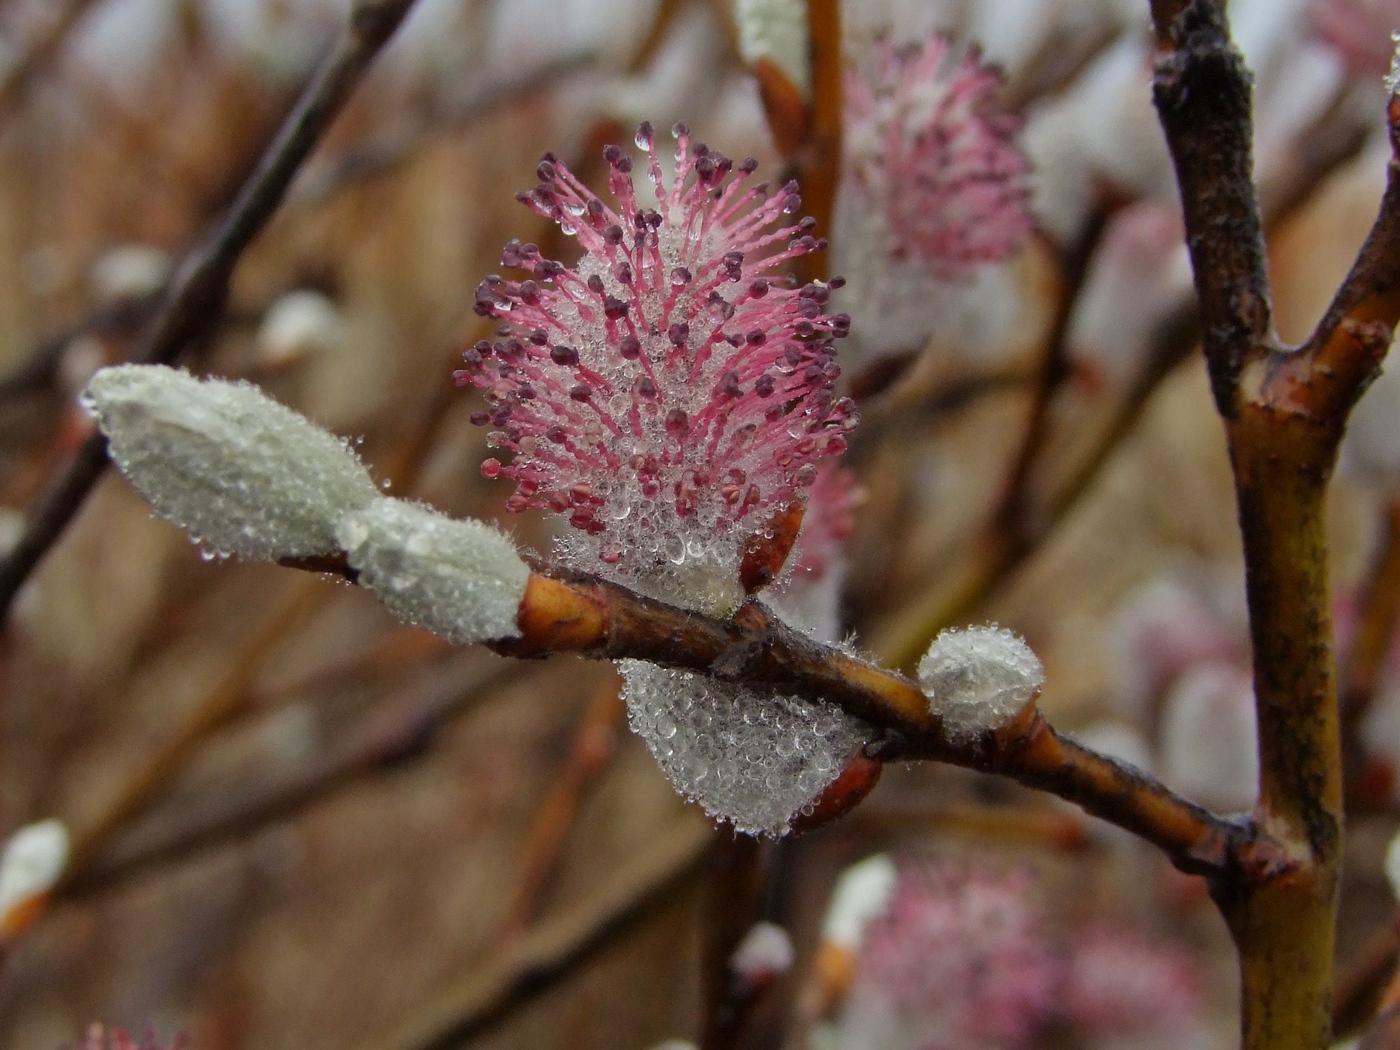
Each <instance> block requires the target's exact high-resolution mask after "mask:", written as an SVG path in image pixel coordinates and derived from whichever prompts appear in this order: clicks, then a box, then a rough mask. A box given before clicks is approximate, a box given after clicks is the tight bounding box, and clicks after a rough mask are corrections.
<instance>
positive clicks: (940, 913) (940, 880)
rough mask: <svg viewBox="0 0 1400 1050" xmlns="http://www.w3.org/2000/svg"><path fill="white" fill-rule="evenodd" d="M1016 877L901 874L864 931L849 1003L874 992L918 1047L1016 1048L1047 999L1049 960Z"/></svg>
mask: <svg viewBox="0 0 1400 1050" xmlns="http://www.w3.org/2000/svg"><path fill="white" fill-rule="evenodd" d="M1028 889H1029V879H1028V878H1027V876H1026V875H1025V874H1024V873H1015V874H1011V875H1007V876H1002V877H998V876H993V875H989V874H986V873H981V872H978V873H973V874H971V875H970V876H969V875H968V874H967V873H965V872H963V871H961V870H959V869H958V868H956V867H951V866H949V867H939V868H933V869H930V870H915V869H905V870H904V871H902V872H901V873H900V879H899V883H898V884H897V885H896V887H895V891H894V896H893V897H892V898H891V900H890V904H889V908H888V910H887V911H886V912H885V914H884V915H882V916H881V917H880V918H878V919H876V920H875V921H874V922H872V923H871V925H870V927H869V928H868V929H867V931H866V940H865V950H864V952H863V953H862V956H861V961H860V976H859V979H858V981H859V983H858V985H857V988H856V990H855V992H854V993H853V994H855V995H859V994H861V993H862V990H864V989H868V990H872V991H874V990H878V994H879V995H880V996H882V997H885V998H887V999H888V1002H889V1005H890V1006H891V1007H892V1008H893V1010H894V1012H895V1013H896V1014H897V1015H900V1016H902V1017H903V1018H905V1019H907V1020H908V1021H912V1022H916V1023H917V1027H918V1028H919V1029H920V1031H919V1037H918V1041H917V1045H919V1046H920V1047H926V1048H928V1050H934V1048H948V1050H954V1048H957V1050H961V1048H964V1047H972V1046H1000V1047H1013V1046H1024V1045H1026V1044H1027V1043H1028V1042H1029V1040H1030V1038H1031V1037H1032V1036H1033V1035H1035V1034H1036V1032H1037V1031H1038V1030H1039V1027H1040V1024H1041V1021H1042V1019H1043V1018H1044V1017H1045V1016H1046V1015H1047V1013H1048V1012H1049V1010H1050V1005H1051V1002H1052V997H1053V996H1054V993H1055V984H1056V980H1055V979H1056V969H1055V958H1054V955H1053V954H1052V953H1051V952H1050V951H1049V949H1048V947H1047V943H1046V935H1045V929H1044V922H1043V919H1042V917H1041V916H1040V914H1039V913H1038V912H1037V911H1036V910H1035V909H1034V908H1032V907H1030V906H1029V902H1028V899H1027V891H1028Z"/></svg>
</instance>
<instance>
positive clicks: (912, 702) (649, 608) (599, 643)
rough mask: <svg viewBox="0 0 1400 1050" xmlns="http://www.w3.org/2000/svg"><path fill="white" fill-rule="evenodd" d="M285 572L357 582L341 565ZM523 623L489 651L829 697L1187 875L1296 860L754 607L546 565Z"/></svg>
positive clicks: (890, 742)
mask: <svg viewBox="0 0 1400 1050" xmlns="http://www.w3.org/2000/svg"><path fill="white" fill-rule="evenodd" d="M282 564H284V565H286V566H287V567H289V568H300V569H310V570H312V571H316V572H337V573H338V574H339V575H341V576H343V577H344V578H346V579H348V580H350V581H351V582H352V583H353V582H358V574H357V573H356V572H355V570H353V569H351V568H350V567H349V566H348V564H347V563H346V562H345V560H344V559H343V557H342V558H340V559H332V558H318V559H316V560H315V561H314V563H312V562H305V561H291V560H287V561H284V562H283V563H282ZM516 624H517V627H518V629H519V631H520V635H519V637H516V638H510V639H503V640H499V641H494V642H489V643H487V644H488V645H489V647H490V648H491V649H493V650H495V651H496V652H498V653H500V654H501V655H503V656H514V657H520V658H535V657H543V656H549V655H553V654H555V653H564V652H573V653H578V654H580V655H581V656H585V657H588V658H590V659H596V660H623V659H631V660H647V661H649V662H651V663H655V664H659V665H661V666H663V667H677V668H682V669H685V670H689V671H700V672H702V673H704V674H707V675H709V676H710V677H712V678H717V679H720V680H721V681H731V682H743V683H744V685H745V687H746V688H748V689H752V690H754V691H755V692H758V693H760V694H763V693H767V694H777V695H782V694H797V695H799V696H807V697H819V698H822V699H824V700H827V701H829V702H831V703H834V704H837V705H839V706H840V707H842V708H844V709H845V710H846V711H848V712H850V713H851V714H853V715H856V716H857V717H859V718H863V719H865V720H866V721H868V722H870V723H871V724H872V725H874V726H875V727H876V728H877V729H880V730H882V731H883V732H884V736H883V737H882V738H881V739H880V740H879V741H878V742H877V743H876V744H875V745H873V746H872V747H871V748H870V749H869V750H870V751H871V753H872V756H873V757H875V758H878V759H881V760H885V761H890V760H896V759H903V758H924V759H934V760H936V761H939V762H946V763H948V764H950V765H956V766H963V767H965V768H968V769H975V770H978V771H980V772H985V773H995V774H997V775H999V776H1005V777H1009V778H1010V779H1012V780H1016V781H1018V782H1020V783H1022V784H1025V785H1027V786H1028V787H1033V788H1038V789H1041V790H1044V791H1048V792H1049V793H1051V794H1053V795H1056V796H1058V797H1060V798H1063V799H1065V800H1067V801H1070V802H1073V803H1075V804H1076V805H1078V806H1080V807H1081V808H1083V809H1084V810H1085V811H1087V812H1089V813H1091V814H1093V815H1094V816H1096V817H1102V818H1103V819H1104V820H1107V821H1108V822H1109V823H1111V824H1116V825H1118V826H1119V827H1121V828H1124V829H1126V830H1128V831H1131V832H1133V833H1134V834H1136V835H1138V836H1139V837H1140V838H1143V839H1145V840H1146V841H1148V842H1151V843H1153V844H1155V845H1156V846H1158V847H1159V848H1160V849H1161V850H1162V851H1163V852H1164V853H1166V855H1167V856H1168V857H1169V858H1170V859H1171V861H1172V862H1173V863H1174V864H1176V865H1177V867H1179V868H1181V869H1182V870H1183V871H1187V872H1191V873H1194V874H1201V875H1206V876H1208V877H1223V876H1226V875H1229V876H1230V877H1236V878H1238V877H1243V878H1245V879H1246V880H1249V879H1258V878H1266V877H1273V876H1275V875H1278V874H1279V873H1280V872H1284V871H1287V870H1288V869H1289V868H1290V867H1291V866H1292V858H1291V857H1290V856H1289V855H1288V854H1287V852H1286V851H1284V850H1283V848H1282V847H1281V846H1280V844H1279V843H1277V842H1275V841H1274V840H1273V838H1272V836H1271V834H1270V833H1269V832H1268V831H1267V830H1266V829H1264V828H1261V827H1258V826H1255V825H1252V824H1249V823H1245V822H1239V821H1234V820H1229V819H1226V818H1223V817H1220V816H1217V815H1216V814H1214V813H1211V812H1210V811H1209V810H1207V809H1205V808H1203V807H1201V806H1198V805H1196V804H1195V803H1193V802H1191V801H1189V800H1187V799H1184V798H1182V797H1181V796H1180V795H1178V794H1176V793H1175V792H1173V791H1172V790H1171V789H1170V788H1168V787H1166V786H1165V785H1164V784H1161V783H1160V782H1158V781H1156V780H1153V779H1152V778H1151V777H1150V776H1149V775H1148V774H1147V773H1145V772H1143V771H1142V770H1140V769H1138V768H1136V767H1134V766H1130V765H1127V764H1125V763H1122V762H1119V761H1117V760H1116V759H1113V758H1109V757H1108V756H1105V755H1101V754H1099V753H1097V752H1095V751H1091V750H1090V749H1088V748H1086V747H1084V746H1083V745H1081V744H1077V743H1075V742H1074V741H1073V740H1070V739H1068V738H1067V737H1064V736H1061V735H1060V734H1059V733H1057V732H1056V731H1055V730H1054V729H1053V728H1052V727H1051V726H1050V725H1049V723H1048V722H1046V721H1045V719H1044V717H1043V716H1041V715H1040V713H1039V712H1038V711H1037V710H1036V709H1035V708H1034V707H1033V706H1032V707H1031V708H1029V709H1028V713H1027V714H1026V715H1025V716H1024V717H1022V718H1019V719H1017V720H1015V721H1013V723H1012V724H1010V725H1008V726H1005V727H1003V728H1002V729H1000V730H997V731H996V732H986V733H982V734H980V735H978V736H976V737H975V738H972V739H967V738H957V739H954V738H951V737H950V736H949V735H948V734H947V733H946V732H945V730H944V727H943V724H942V721H941V719H940V718H939V717H938V715H937V714H935V713H934V712H933V711H931V710H930V706H929V702H928V697H927V696H926V695H925V694H924V691H923V690H922V689H921V688H920V687H919V686H918V684H917V683H915V682H913V681H911V680H909V679H908V678H905V677H904V676H903V675H900V674H897V673H895V672H893V671H887V670H885V669H884V668H882V667H879V666H877V665H876V664H873V663H869V662H867V661H865V660H862V659H860V658H859V657H856V656H853V655H851V654H850V653H848V652H846V651H845V650H843V649H840V648H837V647H835V646H830V645H825V644H822V643H820V642H815V641H813V640H812V639H810V638H808V637H807V636H806V635H805V634H803V633H801V632H800V631H797V630H795V629H793V628H791V627H789V626H788V625H787V624H785V623H783V622H782V621H781V620H779V619H777V618H775V617H773V616H772V615H770V614H769V612H768V610H767V609H766V608H765V607H764V606H763V605H762V604H761V603H760V602H758V601H755V600H752V599H750V600H749V601H747V602H745V603H744V604H743V605H742V606H740V607H739V609H738V611H737V612H735V614H734V615H733V617H732V618H730V619H728V620H723V619H719V618H717V617H713V616H707V615H705V614H703V613H699V612H694V611H692V610H689V609H681V608H678V607H676V606H673V605H667V604H666V603H665V602H660V601H657V600H656V599H654V598H647V597H645V596H643V595H640V594H637V593H635V592H634V591H630V590H628V589H627V588H626V587H623V586H621V585H620V584H616V583H612V582H611V581H608V580H603V579H600V578H598V577H596V576H590V575H588V574H586V573H579V572H573V571H570V570H567V569H562V568H556V567H544V566H540V567H538V568H537V570H536V571H535V572H532V573H531V574H530V577H529V580H528V582H527V584H526V587H525V594H524V597H523V598H522V599H521V601H520V607H519V609H518V611H517V614H516Z"/></svg>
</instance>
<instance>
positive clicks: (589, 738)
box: [500, 677, 624, 942]
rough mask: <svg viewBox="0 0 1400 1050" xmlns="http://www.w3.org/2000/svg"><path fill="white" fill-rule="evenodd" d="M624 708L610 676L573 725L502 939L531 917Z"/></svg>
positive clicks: (607, 755)
mask: <svg viewBox="0 0 1400 1050" xmlns="http://www.w3.org/2000/svg"><path fill="white" fill-rule="evenodd" d="M623 711H624V707H623V703H622V697H621V696H620V695H619V694H618V681H617V679H616V678H615V677H614V678H611V679H609V680H608V681H607V682H606V683H604V684H603V685H602V686H601V687H600V688H599V689H598V691H597V692H596V693H595V694H594V696H593V699H592V701H591V702H590V703H589V704H588V707H587V709H586V710H585V711H584V713H583V718H582V719H580V720H579V725H578V728H577V729H576V730H575V733H574V742H573V747H572V748H571V749H570V751H569V756H568V758H566V759H565V760H564V766H563V768H562V769H561V770H560V771H559V773H558V774H557V775H556V776H555V777H554V780H553V782H552V783H551V784H550V786H549V791H548V793H547V794H546V795H545V798H544V801H543V802H542V803H540V808H539V810H538V811H536V813H535V818H534V821H533V823H532V824H531V826H530V833H529V835H528V836H527V837H526V840H525V849H524V856H523V858H522V860H521V863H520V875H519V877H518V878H517V879H516V882H515V893H514V895H513V896H512V897H511V902H510V904H509V905H508V906H507V907H506V917H505V920H504V921H503V922H502V923H501V933H500V937H501V940H502V941H503V942H509V941H512V940H514V939H515V938H516V937H518V936H520V935H521V934H522V933H524V932H525V930H526V929H527V928H528V926H529V924H530V922H531V920H533V919H534V917H535V912H536V911H537V910H538V908H539V903H540V894H541V892H542V891H543V889H544V887H545V883H546V882H547V881H548V880H549V876H550V874H551V873H552V872H553V871H554V868H555V865H556V864H557V863H558V861H559V855H560V852H561V850H562V848H563V845H564V836H565V835H566V834H567V833H568V830H569V828H570V827H571V826H572V825H573V822H574V818H575V817H576V816H577V815H578V809H579V804H580V802H581V801H582V798H583V793H584V791H585V789H586V788H587V787H588V785H589V783H590V782H592V781H593V780H595V779H596V778H597V777H598V775H599V774H600V773H602V772H603V771H604V770H605V769H606V768H607V766H608V763H609V762H610V761H611V759H612V757H613V754H614V753H615V752H616V749H617V732H618V728H619V726H620V724H621V722H622V716H623Z"/></svg>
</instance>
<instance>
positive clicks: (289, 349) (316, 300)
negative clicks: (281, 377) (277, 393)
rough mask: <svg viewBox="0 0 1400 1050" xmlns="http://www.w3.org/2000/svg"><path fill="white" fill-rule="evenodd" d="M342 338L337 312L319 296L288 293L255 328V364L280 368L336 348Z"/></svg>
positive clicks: (306, 291) (303, 290) (342, 324)
mask: <svg viewBox="0 0 1400 1050" xmlns="http://www.w3.org/2000/svg"><path fill="white" fill-rule="evenodd" d="M344 335H345V322H344V321H343V320H342V319H341V316H340V311H339V310H338V309H336V305H335V303H333V302H331V300H330V299H328V298H327V297H326V296H324V295H322V294H321V293H320V292H316V291H312V290H310V289H307V288H300V289H298V290H296V291H293V292H288V293H287V294H286V295H284V296H282V297H281V298H280V299H278V300H277V301H276V302H275V303H273V304H272V305H271V306H270V307H268V310H267V313H266V314H264V315H263V321H262V325H261V326H260V327H259V328H258V338H257V343H258V360H259V361H260V362H261V363H262V364H264V365H267V366H269V367H272V368H280V367H283V366H285V365H289V364H291V363H292V362H294V361H297V360H300V359H301V358H303V357H306V356H308V355H310V354H314V353H318V352H329V351H333V350H336V349H337V348H339V346H340V344H341V341H342V340H343V339H344Z"/></svg>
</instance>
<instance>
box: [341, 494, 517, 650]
mask: <svg viewBox="0 0 1400 1050" xmlns="http://www.w3.org/2000/svg"><path fill="white" fill-rule="evenodd" d="M339 536H340V544H341V546H342V547H344V548H345V552H346V554H347V555H348V557H349V559H350V564H351V566H353V567H354V568H356V569H358V570H359V573H360V584H361V585H362V586H364V587H367V588H369V589H370V590H371V591H373V592H374V594H375V596H376V597H377V598H378V599H379V600H380V601H381V602H383V603H384V604H385V605H386V606H387V607H388V608H389V611H390V612H392V613H393V614H394V615H395V616H397V617H398V618H399V619H401V620H404V621H406V622H408V623H413V624H417V625H418V626H420V627H425V628H427V629H428V630H430V631H432V632H433V633H434V634H437V635H440V636H441V637H443V638H446V639H447V640H448V641H449V642H452V643H453V644H456V645H461V644H465V643H467V642H480V641H486V640H488V639H493V638H518V637H519V636H520V628H519V626H518V624H517V623H516V614H517V612H518V611H519V609H520V600H521V599H522V598H523V597H524V596H525V585H526V583H527V582H528V581H529V579H530V568H529V566H528V565H526V564H525V562H524V561H522V560H521V558H520V555H519V553H518V552H517V551H516V549H515V544H514V543H512V542H511V541H510V539H509V538H508V537H507V536H506V535H504V534H503V533H502V532H500V531H499V530H497V529H494V528H492V527H491V526H490V525H487V524H485V523H484V522H480V521H471V520H467V521H460V520H458V519H455V518H449V517H447V516H446V515H444V514H439V513H438V512H437V511H435V510H433V509H432V508H430V507H425V506H422V505H421V504H417V503H406V502H404V501H403V500H397V499H382V498H381V499H378V500H376V501H375V502H374V503H372V504H371V505H370V506H368V507H365V508H364V509H362V510H360V511H358V512H356V513H354V514H349V515H347V516H346V517H345V519H344V521H342V522H341V525H340V532H339Z"/></svg>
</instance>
